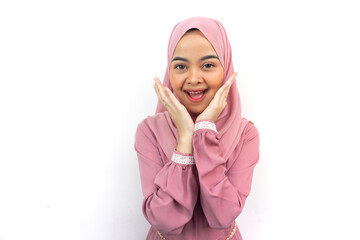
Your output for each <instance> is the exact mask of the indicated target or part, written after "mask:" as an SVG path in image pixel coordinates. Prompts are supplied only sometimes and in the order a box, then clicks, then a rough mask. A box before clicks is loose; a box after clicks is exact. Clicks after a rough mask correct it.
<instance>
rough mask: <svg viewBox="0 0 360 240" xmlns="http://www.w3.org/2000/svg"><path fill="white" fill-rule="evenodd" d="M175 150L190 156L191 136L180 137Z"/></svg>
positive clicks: (191, 148) (191, 149)
mask: <svg viewBox="0 0 360 240" xmlns="http://www.w3.org/2000/svg"><path fill="white" fill-rule="evenodd" d="M176 150H177V151H179V152H181V153H185V154H192V153H193V146H192V136H191V138H189V137H187V138H184V137H183V138H181V137H180V139H179V142H178V145H177V146H176Z"/></svg>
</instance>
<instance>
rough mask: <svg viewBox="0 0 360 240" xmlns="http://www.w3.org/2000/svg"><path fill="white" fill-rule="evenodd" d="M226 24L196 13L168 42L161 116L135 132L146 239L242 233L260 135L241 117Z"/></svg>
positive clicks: (209, 239) (189, 239) (159, 90)
mask: <svg viewBox="0 0 360 240" xmlns="http://www.w3.org/2000/svg"><path fill="white" fill-rule="evenodd" d="M235 77H236V73H234V70H233V64H232V55H231V47H230V43H229V40H228V38H227V35H226V32H225V29H224V28H223V26H222V25H221V24H220V23H219V22H218V21H216V20H214V19H210V18H204V17H194V18H189V19H186V20H184V21H182V22H180V23H178V24H177V25H176V26H175V28H174V30H173V32H172V34H171V36H170V40H169V45H168V68H167V70H166V72H165V78H164V81H163V84H162V83H161V82H160V80H159V79H157V78H156V79H155V83H154V87H155V91H156V94H157V96H158V99H159V103H158V106H157V109H156V114H155V115H154V116H150V117H148V118H146V119H145V120H143V121H142V122H141V123H140V124H139V126H138V128H137V131H136V139H135V150H136V152H137V156H138V161H139V169H140V176H141V185H142V191H143V195H144V201H143V205H142V207H143V213H144V216H145V218H146V219H147V220H148V221H149V223H150V224H151V228H150V230H149V232H148V235H147V238H146V239H151V240H153V239H167V240H173V239H181V240H196V239H199V240H202V239H206V240H215V239H216V240H218V239H219V240H220V239H221V240H224V239H230V238H231V239H242V238H241V235H240V232H239V230H238V227H237V225H236V222H235V220H236V217H237V216H238V215H239V214H240V212H241V211H242V209H243V207H244V203H245V199H246V197H247V196H248V194H249V192H250V187H251V180H252V175H253V171H254V167H255V165H256V163H257V162H258V160H259V133H258V130H257V128H256V127H255V126H254V124H253V123H252V122H251V121H249V120H247V119H245V118H242V116H241V106H240V97H239V93H238V90H237V87H236V83H235V82H234V81H235Z"/></svg>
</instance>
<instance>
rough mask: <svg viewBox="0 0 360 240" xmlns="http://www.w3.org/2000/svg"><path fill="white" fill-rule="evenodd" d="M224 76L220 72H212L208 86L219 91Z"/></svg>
mask: <svg viewBox="0 0 360 240" xmlns="http://www.w3.org/2000/svg"><path fill="white" fill-rule="evenodd" d="M223 78H224V74H223V72H222V71H218V72H214V73H212V74H211V76H210V78H209V81H208V84H209V85H210V87H212V88H215V89H219V88H220V87H221V86H222V82H223Z"/></svg>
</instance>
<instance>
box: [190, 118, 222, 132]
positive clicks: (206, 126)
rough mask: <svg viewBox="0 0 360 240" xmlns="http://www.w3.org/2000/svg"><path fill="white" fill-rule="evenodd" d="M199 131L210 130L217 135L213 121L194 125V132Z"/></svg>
mask: <svg viewBox="0 0 360 240" xmlns="http://www.w3.org/2000/svg"><path fill="white" fill-rule="evenodd" d="M200 129H210V130H213V131H215V132H216V133H218V131H217V130H216V125H215V123H214V122H213V121H210V120H201V121H198V122H196V123H195V129H194V131H197V130H200Z"/></svg>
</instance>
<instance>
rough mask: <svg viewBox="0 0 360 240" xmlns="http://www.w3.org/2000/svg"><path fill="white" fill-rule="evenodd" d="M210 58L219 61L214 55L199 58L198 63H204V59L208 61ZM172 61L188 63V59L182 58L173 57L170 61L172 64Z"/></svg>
mask: <svg viewBox="0 0 360 240" xmlns="http://www.w3.org/2000/svg"><path fill="white" fill-rule="evenodd" d="M210 58H216V59H218V60H220V59H219V58H218V57H217V56H216V55H206V56H204V57H202V58H200V61H204V60H206V59H210ZM173 61H184V62H189V60H188V59H186V58H183V57H174V58H173V59H172V60H171V62H173Z"/></svg>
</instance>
